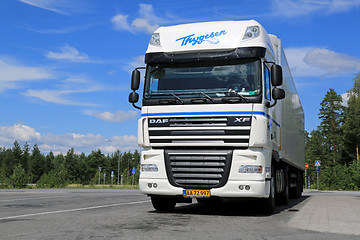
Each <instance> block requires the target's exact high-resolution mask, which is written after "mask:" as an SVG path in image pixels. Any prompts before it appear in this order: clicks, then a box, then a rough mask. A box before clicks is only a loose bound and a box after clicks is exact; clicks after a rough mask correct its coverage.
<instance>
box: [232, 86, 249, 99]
mask: <svg viewBox="0 0 360 240" xmlns="http://www.w3.org/2000/svg"><path fill="white" fill-rule="evenodd" d="M228 92H229V93H234V94H236V95H237V96H238V97H239V98H240V99H241V100H243V101H244V102H249V100H247V98H245V97H244V96H243V95H241V94H240V93H238V92H237V91H235V90H234V89H231V88H229V90H228Z"/></svg>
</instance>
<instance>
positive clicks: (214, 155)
mask: <svg viewBox="0 0 360 240" xmlns="http://www.w3.org/2000/svg"><path fill="white" fill-rule="evenodd" d="M145 62H146V64H147V65H146V73H145V82H144V90H143V96H142V106H141V107H138V106H136V105H135V103H137V102H138V99H139V95H138V94H137V93H136V90H138V89H139V82H140V73H139V71H138V69H135V70H134V71H133V76H132V82H131V88H132V90H133V92H132V93H131V94H130V95H129V102H130V103H132V104H133V106H134V107H136V108H138V109H140V110H141V118H140V119H139V121H138V144H139V145H140V146H141V147H142V148H143V151H142V153H141V175H140V181H139V185H140V190H141V192H143V193H144V194H147V195H148V196H150V197H151V200H152V203H153V206H154V208H155V209H156V210H158V211H171V210H172V209H173V208H174V207H175V205H176V203H178V202H191V200H192V198H196V199H197V200H198V201H199V202H204V203H206V202H212V201H217V202H219V201H221V200H222V199H225V198H243V197H246V198H260V199H262V201H263V207H264V209H265V210H266V211H267V212H272V211H273V210H274V207H275V202H276V201H277V202H278V203H282V204H287V203H288V199H289V195H290V196H293V197H299V196H301V193H302V189H303V177H302V176H303V172H304V168H305V162H304V161H305V160H304V136H305V135H304V113H303V109H302V106H301V102H300V99H299V96H298V94H297V91H296V88H295V85H294V82H293V79H292V76H291V73H290V69H289V66H288V63H287V61H286V57H285V54H284V51H283V48H282V45H281V41H280V39H278V38H277V37H276V36H274V35H270V34H268V33H267V32H266V30H265V29H264V28H263V27H262V26H261V25H260V24H259V23H258V22H256V21H254V20H250V21H224V22H205V23H194V24H184V25H177V26H170V27H160V28H159V29H157V30H156V31H155V32H154V34H153V35H152V37H151V40H150V43H149V46H148V49H147V52H146V56H145ZM285 94H286V97H285Z"/></svg>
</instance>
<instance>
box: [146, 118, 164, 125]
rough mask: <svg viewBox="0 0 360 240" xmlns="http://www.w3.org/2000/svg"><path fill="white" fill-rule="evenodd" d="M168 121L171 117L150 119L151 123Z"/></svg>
mask: <svg viewBox="0 0 360 240" xmlns="http://www.w3.org/2000/svg"><path fill="white" fill-rule="evenodd" d="M168 122H169V119H167V118H158V119H149V123H150V124H165V123H168Z"/></svg>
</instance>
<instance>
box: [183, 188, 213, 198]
mask: <svg viewBox="0 0 360 240" xmlns="http://www.w3.org/2000/svg"><path fill="white" fill-rule="evenodd" d="M184 197H210V190H184Z"/></svg>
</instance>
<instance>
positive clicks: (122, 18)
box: [111, 14, 132, 32]
mask: <svg viewBox="0 0 360 240" xmlns="http://www.w3.org/2000/svg"><path fill="white" fill-rule="evenodd" d="M127 18H128V15H122V14H117V15H115V16H114V17H113V18H111V22H112V23H113V24H114V26H115V29H116V30H119V31H121V30H125V31H129V32H132V28H131V27H130V25H129V23H128V21H127Z"/></svg>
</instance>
